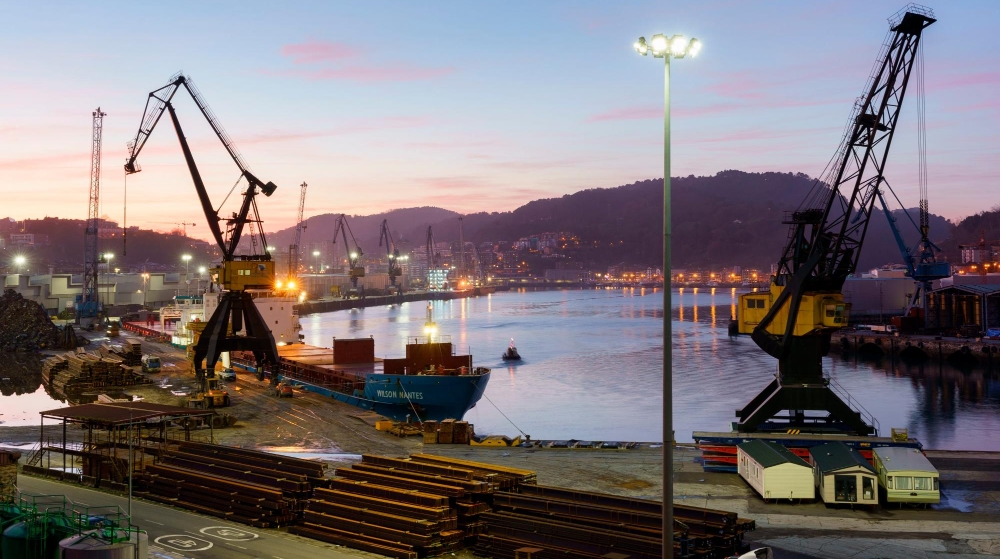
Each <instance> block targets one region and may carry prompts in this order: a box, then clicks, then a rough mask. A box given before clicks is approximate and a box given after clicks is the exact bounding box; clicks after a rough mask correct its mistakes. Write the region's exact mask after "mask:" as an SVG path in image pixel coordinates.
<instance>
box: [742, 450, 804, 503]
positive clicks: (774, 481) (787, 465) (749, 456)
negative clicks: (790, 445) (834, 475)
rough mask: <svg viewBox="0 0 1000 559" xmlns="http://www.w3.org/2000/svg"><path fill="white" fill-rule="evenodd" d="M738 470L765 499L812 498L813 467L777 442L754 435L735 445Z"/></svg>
mask: <svg viewBox="0 0 1000 559" xmlns="http://www.w3.org/2000/svg"><path fill="white" fill-rule="evenodd" d="M736 463H737V470H738V471H739V473H740V477H742V478H743V479H744V480H746V482H747V483H748V484H750V487H753V488H754V490H755V491H757V493H760V496H761V497H763V498H764V500H765V501H766V500H769V499H800V500H801V499H813V498H814V497H815V496H816V488H815V483H814V481H813V472H812V468H811V467H809V464H806V462H805V460H803V459H801V458H799V457H798V456H796V455H794V454H792V452H791V451H790V450H788V449H787V448H785V447H783V446H781V445H780V444H776V443H772V442H768V441H763V440H760V439H754V440H752V441H748V442H745V443H740V444H739V445H738V446H737V447H736Z"/></svg>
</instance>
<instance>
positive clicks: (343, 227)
mask: <svg viewBox="0 0 1000 559" xmlns="http://www.w3.org/2000/svg"><path fill="white" fill-rule="evenodd" d="M338 235H339V236H341V237H342V238H343V239H344V249H345V250H346V251H347V265H348V273H349V274H350V277H351V289H352V290H353V291H354V292H355V293H356V292H357V289H358V278H363V277H365V266H364V264H363V262H364V260H363V259H364V256H365V253H364V251H363V250H361V245H359V244H358V241H357V239H355V238H354V233H353V232H352V231H351V226H350V225H348V223H347V214H340V216H339V217H337V225H336V227H334V229H333V244H337V236H338ZM348 236H350V238H351V240H350V242H348V240H347V237H348Z"/></svg>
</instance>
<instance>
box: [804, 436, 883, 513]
mask: <svg viewBox="0 0 1000 559" xmlns="http://www.w3.org/2000/svg"><path fill="white" fill-rule="evenodd" d="M809 454H810V455H811V456H812V461H813V474H814V475H815V478H816V488H817V492H818V493H819V498H820V499H823V502H824V503H826V504H828V505H837V504H849V505H877V504H878V474H876V473H875V468H874V467H872V465H871V464H869V463H868V461H867V460H865V458H864V457H863V456H861V454H860V453H859V452H858V451H857V450H854V449H853V448H851V447H849V446H847V445H846V444H844V443H842V442H839V441H838V442H832V443H827V444H824V445H820V446H814V447H812V448H811V449H809Z"/></svg>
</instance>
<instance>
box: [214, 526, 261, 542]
mask: <svg viewBox="0 0 1000 559" xmlns="http://www.w3.org/2000/svg"><path fill="white" fill-rule="evenodd" d="M199 532H201V533H202V534H205V535H206V536H211V537H213V538H219V539H220V540H226V541H230V542H248V541H251V540H255V539H257V538H259V537H260V536H259V535H257V534H255V533H253V532H250V531H249V530H243V529H241V528H233V527H231V526H206V527H204V528H202V529H201V530H199ZM237 547H238V546H237Z"/></svg>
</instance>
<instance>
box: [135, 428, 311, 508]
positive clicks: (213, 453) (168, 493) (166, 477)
mask: <svg viewBox="0 0 1000 559" xmlns="http://www.w3.org/2000/svg"><path fill="white" fill-rule="evenodd" d="M137 479H138V481H137V487H138V488H139V490H138V492H137V493H138V494H140V495H144V496H146V497H148V498H150V499H152V500H155V501H161V502H168V503H170V504H173V505H176V506H179V507H182V508H187V509H191V510H196V511H200V512H204V513H207V514H212V515H215V516H219V517H222V518H228V519H230V520H233V521H235V522H241V523H243V524H249V525H251V526H257V527H261V528H266V527H275V526H285V525H288V524H291V523H293V522H295V521H297V520H299V519H300V518H301V517H302V511H303V509H304V506H305V502H306V500H307V499H308V498H309V497H310V496H311V495H312V492H313V490H314V489H315V488H316V487H320V486H325V485H326V484H327V483H328V481H329V480H327V479H326V478H324V476H323V464H321V463H318V462H312V461H308V460H302V459H298V458H288V457H285V456H281V455H278V454H271V453H267V452H260V451H256V450H246V449H241V448H231V447H226V446H221V445H214V444H206V443H195V442H183V443H179V444H178V445H176V446H175V447H172V448H169V449H167V450H164V451H162V452H161V453H160V457H159V463H158V464H157V465H154V466H148V467H147V468H146V471H145V472H144V473H143V474H140V475H139V476H138V478H137Z"/></svg>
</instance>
